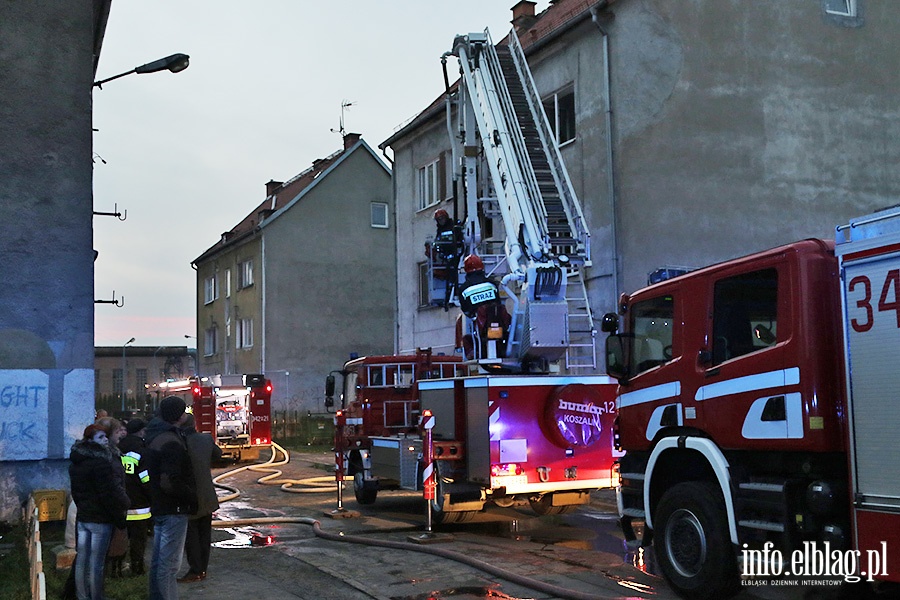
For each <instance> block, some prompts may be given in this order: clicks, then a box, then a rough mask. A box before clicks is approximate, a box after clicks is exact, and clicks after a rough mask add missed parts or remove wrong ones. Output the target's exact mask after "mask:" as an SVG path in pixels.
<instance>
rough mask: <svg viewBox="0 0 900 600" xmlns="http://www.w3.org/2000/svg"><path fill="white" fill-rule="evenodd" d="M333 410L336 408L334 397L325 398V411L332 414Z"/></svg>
mask: <svg viewBox="0 0 900 600" xmlns="http://www.w3.org/2000/svg"><path fill="white" fill-rule="evenodd" d="M332 408H334V397H333V396H325V410H326V411H327V412H331V409H332Z"/></svg>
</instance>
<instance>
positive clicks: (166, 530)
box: [144, 396, 197, 600]
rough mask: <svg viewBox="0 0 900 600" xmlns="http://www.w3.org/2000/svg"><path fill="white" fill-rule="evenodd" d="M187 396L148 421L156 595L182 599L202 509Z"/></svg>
mask: <svg viewBox="0 0 900 600" xmlns="http://www.w3.org/2000/svg"><path fill="white" fill-rule="evenodd" d="M184 409H185V404H184V400H182V399H181V398H178V397H177V396H167V397H165V398H163V399H162V401H161V402H160V403H159V416H156V417H153V419H151V420H150V422H149V423H148V424H147V429H146V431H145V433H144V439H145V440H146V442H147V446H146V448H145V450H146V459H147V468H148V471H149V472H150V509H151V511H152V512H153V522H154V527H153V554H152V558H151V559H150V599H151V600H171V599H175V598H178V582H177V577H178V570H179V569H180V568H181V556H182V554H183V553H184V540H185V534H186V533H187V525H188V516H189V515H191V514H193V513H195V512H196V511H197V489H196V485H195V483H194V472H193V469H192V468H191V460H190V457H189V456H188V452H187V444H186V443H185V441H184V436H183V435H182V434H181V431H180V430H179V427H180V426H181V425H182V424H183V423H184V421H185V419H186V418H187V417H186V416H185V412H184Z"/></svg>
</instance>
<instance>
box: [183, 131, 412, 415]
mask: <svg viewBox="0 0 900 600" xmlns="http://www.w3.org/2000/svg"><path fill="white" fill-rule="evenodd" d="M394 224H395V215H394V214H393V199H392V197H391V171H390V169H389V168H388V167H387V165H386V164H385V163H384V161H383V160H382V159H381V157H380V156H379V155H377V154H376V153H375V152H373V150H372V148H371V147H370V146H369V145H368V144H367V143H366V142H365V141H364V140H362V139H361V138H360V136H359V135H357V134H347V135H346V136H345V137H344V148H343V149H341V150H340V151H338V152H335V153H334V154H332V155H331V156H329V157H327V158H324V159H319V160H316V161H315V162H314V164H313V166H312V167H311V168H309V169H307V170H305V171H303V172H301V173H300V174H298V175H297V176H295V177H294V178H292V179H290V180H288V181H286V182H276V181H271V182H269V184H267V186H266V199H265V200H264V201H263V203H262V204H260V205H259V207H258V208H257V209H256V210H255V211H254V212H253V213H251V214H250V215H248V217H247V218H246V219H245V220H244V221H243V222H242V223H240V224H239V225H238V226H236V227H235V228H234V229H232V230H231V231H230V232H228V233H226V234H224V235H223V236H222V239H221V240H220V241H219V243H217V244H216V245H215V246H213V247H211V248H210V249H209V250H207V251H206V252H205V253H204V254H203V255H201V256H200V257H198V258H197V259H196V260H195V261H194V263H193V264H194V265H195V266H196V269H197V328H198V330H197V342H198V343H197V349H198V362H199V371H200V374H201V375H213V374H216V373H264V374H265V375H266V376H267V377H268V378H269V379H271V380H272V383H273V387H274V390H273V395H272V398H273V407H274V408H275V409H276V410H283V409H290V410H302V411H311V412H321V411H322V410H323V401H324V380H325V376H326V375H327V374H328V373H329V372H330V371H332V370H334V369H340V368H341V367H342V366H343V363H344V362H345V361H347V360H349V359H350V357H351V355H352V354H357V355H359V356H363V355H367V354H390V353H391V352H392V350H393V340H394V336H393V332H394V317H395V302H396V258H395V257H396V246H395V231H394V227H395V225H394Z"/></svg>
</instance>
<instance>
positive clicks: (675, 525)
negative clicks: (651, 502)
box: [653, 481, 740, 600]
mask: <svg viewBox="0 0 900 600" xmlns="http://www.w3.org/2000/svg"><path fill="white" fill-rule="evenodd" d="M653 529H654V536H653V549H654V551H655V553H656V560H657V561H658V562H659V565H660V568H661V569H662V572H663V575H665V577H666V580H667V581H668V582H669V584H670V585H671V586H672V588H673V589H674V590H675V591H676V592H677V593H678V595H680V596H682V597H684V598H690V599H692V600H706V599H711V598H716V599H718V598H728V597H730V596H732V595H734V594H736V593H737V592H738V591H739V589H740V578H739V576H738V570H737V557H736V556H735V554H734V550H733V548H732V544H731V539H730V537H729V535H728V521H727V516H726V513H725V502H724V500H723V499H722V493H721V492H720V490H719V488H718V486H716V485H715V484H712V483H709V482H702V481H688V482H684V483H679V484H677V485H674V486H672V487H671V488H669V489H668V490H667V491H666V492H665V493H664V494H663V496H662V499H661V500H660V501H659V505H658V506H657V507H656V511H655V515H654V518H653Z"/></svg>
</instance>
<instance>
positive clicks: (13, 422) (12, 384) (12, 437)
mask: <svg viewBox="0 0 900 600" xmlns="http://www.w3.org/2000/svg"><path fill="white" fill-rule="evenodd" d="M49 389H50V376H49V375H47V374H46V373H44V372H43V371H39V370H36V369H29V370H15V371H0V458H2V459H3V460H27V459H29V458H33V457H37V456H41V455H43V456H46V453H47V420H48V408H49V404H50V402H49Z"/></svg>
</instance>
